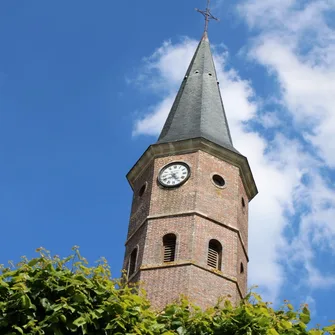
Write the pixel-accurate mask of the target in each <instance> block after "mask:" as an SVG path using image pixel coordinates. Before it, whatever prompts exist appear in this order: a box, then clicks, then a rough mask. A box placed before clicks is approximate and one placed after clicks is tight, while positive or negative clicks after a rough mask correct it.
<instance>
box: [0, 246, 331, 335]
mask: <svg viewBox="0 0 335 335" xmlns="http://www.w3.org/2000/svg"><path fill="white" fill-rule="evenodd" d="M37 251H38V252H39V253H40V256H39V257H38V258H34V259H32V260H27V259H23V261H22V262H20V263H19V264H18V265H17V266H16V267H13V268H12V269H11V268H4V267H1V269H0V334H1V335H7V334H8V335H9V334H13V335H14V334H31V335H33V334H34V335H35V334H36V335H37V334H46V335H65V334H66V335H67V334H92V335H93V334H94V335H100V334H101V335H107V334H113V335H118V334H150V335H156V334H164V335H172V334H179V335H187V334H195V335H196V334H199V335H200V334H217V335H219V334H220V335H234V334H236V335H240V334H248V335H253V334H257V335H262V334H264V335H277V334H287V335H296V334H309V335H320V334H326V333H327V332H328V333H330V334H335V326H334V325H333V326H330V327H325V328H323V329H310V330H308V329H307V324H308V323H309V321H310V313H309V310H308V308H307V306H303V307H302V308H301V309H300V310H299V311H294V310H293V307H292V306H291V305H290V304H288V303H286V304H285V306H284V307H283V308H282V309H280V310H277V311H276V310H274V309H273V308H271V307H270V305H269V304H268V303H265V302H263V301H262V300H261V298H260V297H259V296H258V295H257V294H255V293H250V294H249V295H248V297H247V298H246V299H244V300H243V301H241V303H240V304H239V305H238V306H236V307H233V306H232V305H231V303H230V302H229V301H225V302H223V301H221V302H219V303H218V305H217V306H214V307H213V308H210V309H208V310H206V311H202V310H201V309H200V308H198V307H196V306H194V305H192V304H190V303H189V302H188V301H187V299H183V298H182V299H181V301H180V302H179V303H177V304H171V305H168V306H167V307H166V308H165V309H164V310H163V311H160V312H157V311H155V310H153V309H151V308H150V303H149V302H148V301H147V300H146V299H145V297H144V293H142V292H140V293H141V294H138V293H139V292H138V291H137V290H136V288H135V287H129V286H127V285H124V284H123V281H122V280H112V279H111V273H110V269H109V266H108V264H107V263H106V261H105V260H102V261H100V262H99V263H98V265H97V266H95V267H89V266H87V262H86V261H85V259H84V258H82V257H81V256H80V253H79V251H78V249H77V248H74V253H73V255H71V256H69V257H67V258H66V259H60V258H59V257H57V256H55V257H51V256H50V255H49V253H48V252H47V251H45V250H44V249H42V248H40V249H38V250H37Z"/></svg>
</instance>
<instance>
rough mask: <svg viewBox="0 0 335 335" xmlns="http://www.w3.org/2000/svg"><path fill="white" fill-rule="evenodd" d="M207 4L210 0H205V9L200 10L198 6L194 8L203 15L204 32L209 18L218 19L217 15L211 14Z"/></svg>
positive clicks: (206, 29)
mask: <svg viewBox="0 0 335 335" xmlns="http://www.w3.org/2000/svg"><path fill="white" fill-rule="evenodd" d="M209 5H210V0H207V8H206V10H201V9H198V8H196V9H195V10H196V11H197V12H199V13H201V14H202V15H203V16H204V17H205V30H204V31H205V32H207V31H208V23H209V20H215V21H219V19H218V18H217V17H215V16H213V14H212V13H211V12H210V9H209Z"/></svg>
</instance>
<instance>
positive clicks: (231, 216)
mask: <svg viewBox="0 0 335 335" xmlns="http://www.w3.org/2000/svg"><path fill="white" fill-rule="evenodd" d="M208 13H209V11H208V10H207V11H206V15H209V14H208ZM207 19H208V17H206V20H207ZM207 23H208V22H207V21H206V26H207ZM206 30H207V29H205V33H204V35H203V36H202V38H201V40H200V43H199V45H198V47H197V49H196V51H195V54H194V57H193V59H192V61H191V63H190V65H189V68H188V70H187V72H186V75H185V77H184V79H183V81H182V84H181V87H180V89H179V92H178V94H177V96H176V99H175V101H174V104H173V106H172V108H171V111H170V114H169V116H168V118H167V120H166V122H165V125H164V127H163V130H162V132H161V134H160V136H159V139H158V141H157V142H156V143H155V144H152V145H151V146H150V147H149V148H148V149H147V150H146V151H145V152H144V154H143V155H142V156H141V157H140V159H139V160H138V161H137V162H136V164H135V165H134V166H133V168H132V169H131V170H130V172H129V173H128V175H127V178H128V181H129V183H130V185H131V187H132V189H133V192H134V195H133V202H132V209H131V215H130V223H129V229H128V236H127V240H126V252H125V259H124V269H126V270H127V272H128V278H129V281H131V282H140V285H142V287H143V288H144V289H145V290H146V291H147V295H148V298H149V300H150V301H151V303H152V305H153V306H154V307H156V308H163V307H164V306H165V305H166V304H168V303H170V302H173V301H175V300H177V299H178V298H179V297H180V295H181V294H183V295H185V296H187V297H188V298H189V299H190V300H191V301H193V302H194V303H195V304H197V305H199V306H201V307H203V308H205V307H208V306H211V305H214V304H215V303H216V302H217V299H218V297H221V296H227V295H229V296H231V298H230V299H231V300H232V301H233V302H237V301H238V300H239V299H241V298H242V297H243V296H245V295H246V292H247V264H248V260H249V259H248V204H249V201H250V200H251V199H252V198H253V197H254V196H255V195H256V194H257V188H256V184H255V181H254V179H253V176H252V173H251V170H250V167H249V164H248V160H247V158H246V157H244V156H243V155H241V154H240V153H239V152H238V151H237V150H236V149H235V148H234V146H233V142H232V139H231V135H230V131H229V127H228V122H227V118H226V114H225V110H224V107H223V103H222V99H221V94H220V90H219V83H218V79H217V77H216V71H215V67H214V62H213V57H212V54H211V50H210V44H209V40H208V36H207V31H206Z"/></svg>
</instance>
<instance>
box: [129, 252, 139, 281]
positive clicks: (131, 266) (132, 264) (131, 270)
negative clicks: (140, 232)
mask: <svg viewBox="0 0 335 335" xmlns="http://www.w3.org/2000/svg"><path fill="white" fill-rule="evenodd" d="M136 261H137V248H135V249H134V250H133V251H132V252H131V254H130V258H129V268H128V276H129V277H130V276H131V275H132V274H134V272H135V270H136Z"/></svg>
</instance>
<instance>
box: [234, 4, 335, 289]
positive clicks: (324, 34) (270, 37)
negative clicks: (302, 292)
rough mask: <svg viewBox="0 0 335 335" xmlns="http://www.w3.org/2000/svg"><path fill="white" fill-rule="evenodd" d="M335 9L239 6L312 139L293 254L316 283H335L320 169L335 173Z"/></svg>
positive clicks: (330, 212)
mask: <svg viewBox="0 0 335 335" xmlns="http://www.w3.org/2000/svg"><path fill="white" fill-rule="evenodd" d="M334 11H335V1H333V0H330V1H322V0H317V1H293V0H284V1H283V0H280V1H277V0H273V1H267V2H266V1H252V0H246V1H242V4H241V5H240V6H239V12H240V14H242V16H243V17H244V18H245V19H246V21H247V22H248V24H249V26H250V28H257V31H258V34H257V36H256V38H255V39H254V41H253V43H252V44H251V47H250V50H249V55H250V56H251V58H252V59H253V60H254V61H256V62H258V63H259V64H262V65H264V67H265V68H266V69H267V70H268V73H269V74H270V75H271V76H274V77H275V79H276V80H277V83H278V85H279V87H280V89H281V95H280V96H279V97H276V98H277V99H280V100H281V103H282V105H283V106H284V107H285V108H286V110H287V112H289V113H290V114H291V115H292V118H293V120H294V122H295V125H294V127H295V130H298V132H299V134H298V136H297V138H298V137H299V135H302V136H303V137H304V139H305V141H307V143H308V150H307V151H308V152H310V157H308V159H307V161H306V165H305V169H304V173H305V175H306V176H308V177H309V182H308V185H306V183H302V182H300V183H299V184H298V185H297V187H296V188H295V189H294V192H293V199H294V206H295V212H296V213H298V214H300V215H299V218H300V219H299V221H300V222H299V227H298V228H299V229H298V232H297V235H296V236H295V238H294V240H293V242H292V243H291V245H290V249H289V255H290V257H291V258H290V262H291V263H294V264H290V265H293V266H294V265H296V266H300V267H301V266H303V267H304V268H305V270H306V271H307V274H308V276H307V277H306V278H305V280H306V283H305V284H306V285H308V286H309V287H311V288H320V287H329V286H333V285H334V284H335V276H334V275H333V274H325V273H321V271H320V270H319V269H318V264H317V262H316V260H315V258H316V254H317V252H318V250H324V249H325V248H326V249H328V251H329V252H332V253H334V252H335V243H334V242H333V241H334V237H335V235H334V231H335V223H334V222H333V218H334V217H335V192H334V190H333V189H331V188H330V187H329V185H328V184H327V182H326V180H325V178H324V176H323V175H322V172H321V171H322V169H323V171H325V170H328V173H329V174H330V175H332V176H333V174H332V172H331V170H330V169H331V168H334V167H335V155H334V152H335V141H334V135H333V134H334V132H335V113H334V104H335V100H334V92H335V56H334V55H335V52H334V51H335V29H334V26H331V25H330V22H331V21H330V20H328V19H327V14H328V15H329V14H330V13H331V12H333V14H334ZM305 148H306V143H305ZM311 149H312V150H311ZM305 151H306V150H305ZM297 153H298V155H299V156H298V157H299V160H300V158H301V157H300V153H301V152H300V153H299V152H297ZM288 154H289V153H288ZM283 157H284V156H282V158H281V159H283ZM294 165H295V166H298V165H299V162H295V163H294ZM300 165H301V163H300ZM321 168H322V169H321ZM331 178H334V177H331ZM333 182H334V181H333ZM299 208H303V209H302V210H301V211H300V212H299ZM329 257H331V256H329Z"/></svg>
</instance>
